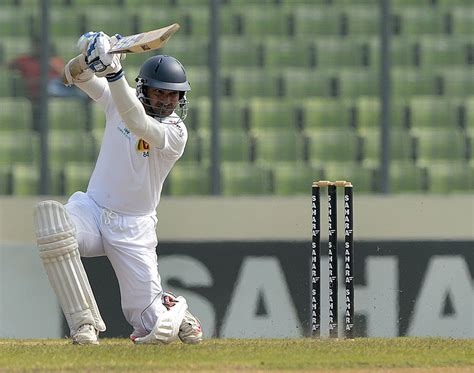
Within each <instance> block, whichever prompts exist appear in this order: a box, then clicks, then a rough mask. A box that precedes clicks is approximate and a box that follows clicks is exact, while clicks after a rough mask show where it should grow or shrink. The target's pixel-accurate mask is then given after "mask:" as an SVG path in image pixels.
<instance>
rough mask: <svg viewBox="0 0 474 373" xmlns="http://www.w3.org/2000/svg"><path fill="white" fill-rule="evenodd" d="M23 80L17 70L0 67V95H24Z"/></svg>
mask: <svg viewBox="0 0 474 373" xmlns="http://www.w3.org/2000/svg"><path fill="white" fill-rule="evenodd" d="M25 95H26V88H25V81H24V80H23V77H22V76H21V73H20V72H19V71H17V70H10V69H6V68H0V97H18V96H25Z"/></svg>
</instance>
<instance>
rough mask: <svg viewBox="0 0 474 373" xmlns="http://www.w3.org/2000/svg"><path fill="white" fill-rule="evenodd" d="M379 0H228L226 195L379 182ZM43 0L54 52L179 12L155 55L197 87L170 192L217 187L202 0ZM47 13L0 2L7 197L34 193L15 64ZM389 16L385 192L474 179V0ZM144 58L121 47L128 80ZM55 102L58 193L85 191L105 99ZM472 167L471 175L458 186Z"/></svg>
mask: <svg viewBox="0 0 474 373" xmlns="http://www.w3.org/2000/svg"><path fill="white" fill-rule="evenodd" d="M379 3H380V2H379V1H378V0H360V1H357V2H354V1H351V0H261V1H255V0H223V1H222V2H221V9H220V16H221V22H220V25H219V27H220V33H221V35H220V42H219V47H220V48H219V49H220V64H221V65H220V76H219V79H220V83H221V85H220V90H221V92H220V93H221V97H222V98H221V100H220V102H219V108H220V121H219V124H218V125H219V128H220V141H219V143H220V150H221V160H222V164H221V172H222V180H221V181H222V183H221V185H222V192H223V194H224V195H241V194H276V195H292V194H306V193H307V188H308V185H309V182H310V181H311V179H313V178H319V179H321V178H352V180H353V182H354V183H355V184H357V188H358V189H357V190H358V191H359V192H360V191H362V192H364V193H372V192H374V191H377V190H378V189H377V188H378V186H379V185H378V183H379V177H380V170H379V169H378V167H379V164H380V162H379V161H380V159H379V158H380V154H381V152H380V124H381V116H380V111H381V103H380V98H379V92H380V86H379V84H380V82H379V77H380V57H381V55H380V38H379V32H380V30H379V28H380V22H379V15H380V12H379V9H378V5H379ZM50 4H51V7H50V22H51V23H50V25H49V29H50V31H51V33H52V34H51V40H52V42H53V52H55V53H56V54H57V55H59V56H61V57H62V58H63V59H65V60H68V59H69V58H71V57H73V56H74V55H75V54H77V50H76V49H75V43H76V40H77V38H78V36H79V35H81V34H82V33H83V32H85V31H88V30H89V29H93V30H102V31H105V32H107V33H109V34H113V33H116V32H120V33H121V34H124V35H125V34H132V33H136V32H139V31H143V30H151V29H155V28H157V27H160V26H164V25H167V24H169V23H170V20H173V21H174V22H179V23H180V24H181V30H180V32H179V33H177V34H176V35H175V36H174V37H173V41H172V42H171V43H169V44H168V45H166V46H165V48H163V49H162V50H161V51H159V52H161V53H165V54H171V55H175V56H177V57H178V58H179V59H180V60H181V61H182V62H183V64H184V65H185V66H186V69H187V72H188V78H189V80H190V82H191V87H192V90H191V91H190V92H189V93H188V95H187V97H188V101H189V107H190V109H189V112H188V118H187V120H186V124H187V127H188V130H189V140H188V145H187V148H186V151H185V153H184V156H183V158H182V160H180V162H179V163H178V165H177V166H176V167H175V169H173V171H172V173H171V174H170V177H169V181H168V182H167V183H166V185H165V191H164V193H165V194H171V195H179V196H181V195H192V194H209V193H210V190H211V186H210V178H209V175H210V172H209V171H210V163H209V162H210V158H211V149H210V146H211V127H210V124H211V104H212V102H211V99H210V93H211V92H210V77H211V75H210V73H209V70H208V65H209V39H208V33H209V30H210V20H211V19H210V12H209V1H208V0H166V1H163V2H162V4H161V5H160V7H162V8H166V11H156V1H153V0H104V1H101V2H99V3H98V2H97V1H94V0H50ZM112 4H113V5H114V6H113V7H110V6H108V5H112ZM84 7H88V8H91V7H93V9H94V11H93V12H91V11H87V13H86V12H85V11H84ZM138 7H140V10H138ZM39 19H40V18H39V7H38V2H37V0H5V1H2V3H1V4H0V32H1V33H2V40H1V41H0V123H1V127H0V144H1V148H0V175H1V181H0V194H14V195H28V194H36V193H37V192H38V183H39V173H38V170H39V168H38V167H39V163H40V154H39V149H40V146H39V135H38V134H37V133H35V132H32V131H30V129H31V128H32V125H31V122H32V112H31V104H30V102H29V101H28V100H26V98H24V97H23V96H24V94H25V90H24V82H23V81H22V79H21V77H20V76H19V74H18V73H17V72H13V71H10V70H8V69H7V68H6V63H8V61H10V60H11V59H12V58H14V57H16V56H18V55H19V54H23V53H26V52H28V51H29V49H30V46H31V37H32V36H33V35H34V34H35V32H36V31H37V30H38V27H39ZM25 20H26V21H25ZM391 20H392V22H391V23H392V25H391V26H392V40H391V50H390V58H391V102H390V118H389V119H390V135H391V141H390V156H391V167H390V180H389V181H390V190H391V192H393V193H408V192H430V193H449V192H469V191H472V190H473V189H474V187H473V182H472V180H473V179H474V176H473V167H474V166H473V165H474V68H473V67H474V42H473V41H472V35H473V34H474V4H473V3H472V0H392V15H391ZM148 56H149V55H148V54H146V53H144V54H137V55H129V56H127V59H126V61H125V62H124V66H125V70H126V74H127V78H128V80H129V82H130V83H131V84H132V85H133V84H134V78H135V77H136V75H137V74H138V69H139V67H140V65H141V63H142V62H143V61H144V60H145V59H146V58H147V57H148ZM48 108H49V115H48V117H49V128H50V130H51V133H50V136H49V138H48V139H49V146H50V157H51V159H50V163H51V178H50V179H51V182H50V184H51V186H52V190H53V191H54V192H56V193H59V194H70V193H71V192H72V191H74V190H75V189H82V190H84V188H85V186H86V185H87V179H88V175H89V173H90V170H91V168H92V167H93V164H94V161H95V157H96V155H97V151H98V149H97V144H99V142H100V139H101V136H102V133H103V130H104V115H103V113H102V110H101V109H100V108H99V107H98V106H97V105H85V104H84V103H83V102H82V101H79V100H70V99H62V98H57V97H54V98H53V97H50V99H49V105H48ZM463 174H464V175H465V178H466V180H469V182H468V183H462V175H463ZM342 176H343V177H342ZM450 179H452V180H453V188H452V190H448V189H449V185H448V181H449V180H450Z"/></svg>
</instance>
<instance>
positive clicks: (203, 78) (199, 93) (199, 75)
mask: <svg viewBox="0 0 474 373" xmlns="http://www.w3.org/2000/svg"><path fill="white" fill-rule="evenodd" d="M186 75H187V78H188V81H189V84H190V85H191V91H189V92H188V93H187V94H186V97H187V98H188V99H189V100H190V102H192V100H193V99H195V98H196V99H197V98H202V97H205V96H209V94H210V89H209V84H210V81H209V69H208V68H207V67H202V66H200V67H186Z"/></svg>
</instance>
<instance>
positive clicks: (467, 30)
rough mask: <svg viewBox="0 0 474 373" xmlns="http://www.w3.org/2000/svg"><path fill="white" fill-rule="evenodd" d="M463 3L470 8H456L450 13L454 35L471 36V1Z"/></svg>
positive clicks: (473, 23)
mask: <svg viewBox="0 0 474 373" xmlns="http://www.w3.org/2000/svg"><path fill="white" fill-rule="evenodd" d="M445 1H446V0H445ZM464 1H465V5H470V6H459V7H458V6H456V7H454V8H453V10H452V12H451V14H452V22H453V33H454V34H455V35H472V34H473V33H474V6H473V5H472V1H469V0H464Z"/></svg>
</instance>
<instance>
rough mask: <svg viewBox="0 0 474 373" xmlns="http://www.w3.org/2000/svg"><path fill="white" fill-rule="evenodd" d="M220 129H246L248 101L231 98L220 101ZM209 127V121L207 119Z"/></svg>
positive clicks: (247, 125)
mask: <svg viewBox="0 0 474 373" xmlns="http://www.w3.org/2000/svg"><path fill="white" fill-rule="evenodd" d="M219 108H220V128H231V129H242V128H245V129H248V128H249V123H248V101H247V100H245V99H243V100H236V99H233V98H222V99H221V100H220V105H219ZM209 126H210V119H209Z"/></svg>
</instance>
